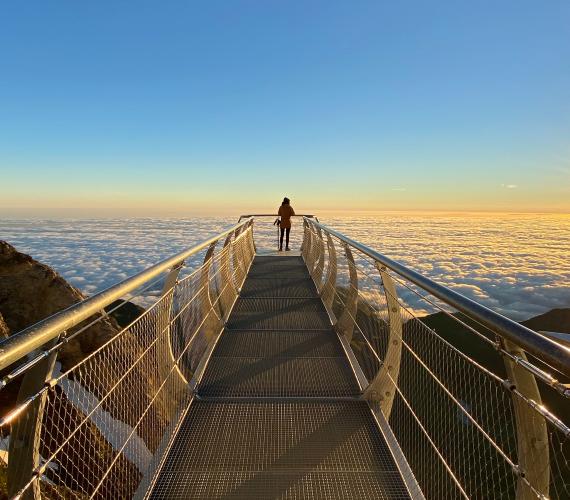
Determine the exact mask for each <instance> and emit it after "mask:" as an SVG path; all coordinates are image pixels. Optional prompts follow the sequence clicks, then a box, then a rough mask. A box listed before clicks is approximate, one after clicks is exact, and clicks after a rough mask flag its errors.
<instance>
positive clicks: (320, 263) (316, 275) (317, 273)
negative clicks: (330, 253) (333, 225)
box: [312, 227, 325, 292]
mask: <svg viewBox="0 0 570 500" xmlns="http://www.w3.org/2000/svg"><path fill="white" fill-rule="evenodd" d="M316 229H317V238H316V240H317V248H318V252H319V256H318V260H317V265H316V266H315V269H314V270H313V273H312V275H313V281H314V282H315V284H316V285H317V288H318V290H319V292H320V291H321V290H322V288H323V286H322V280H323V271H324V269H325V243H324V241H323V233H322V231H321V228H320V227H317V228H316Z"/></svg>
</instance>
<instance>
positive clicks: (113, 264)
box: [0, 214, 570, 320]
mask: <svg viewBox="0 0 570 500" xmlns="http://www.w3.org/2000/svg"><path fill="white" fill-rule="evenodd" d="M235 222H236V221H235V219H228V218H219V217H217V218H193V219H114V220H113V219H105V220H45V221H42V220H3V221H0V239H5V240H7V241H8V242H10V243H11V244H13V245H14V246H16V248H17V249H18V250H20V251H23V252H26V253H29V254H30V255H32V256H33V257H34V258H35V259H37V260H39V261H41V262H45V263H46V264H49V265H50V266H52V267H53V268H55V269H56V270H57V271H58V272H59V273H61V274H62V275H63V276H64V277H65V278H66V279H67V280H69V281H70V282H71V283H72V284H73V285H75V286H76V287H78V288H80V289H81V290H83V291H84V292H85V293H87V294H93V293H95V292H97V291H100V290H102V289H104V288H106V287H108V286H110V285H112V284H114V283H116V282H117V281H120V280H122V279H125V278H126V277H128V276H130V275H132V274H135V273H137V272H139V271H141V270H143V269H145V268H146V267H148V266H150V265H152V264H154V263H156V262H158V261H159V260H161V259H164V258H166V257H168V256H170V255H172V254H174V253H176V252H179V251H181V250H183V249H185V248H187V247H190V246H192V245H195V244H197V243H199V242H201V241H203V240H204V239H206V238H208V237H210V236H212V235H214V234H215V233H217V232H219V231H220V230H222V229H224V228H226V227H229V226H230V225H232V224H234V223H235ZM272 222H273V221H272V220H271V221H270V220H269V219H268V220H267V221H264V222H261V221H260V222H259V223H257V224H256V243H257V246H258V248H261V249H264V248H266V249H268V248H271V249H274V248H275V247H276V236H277V235H276V230H275V227H274V226H272V225H271V223H272ZM322 222H323V223H324V224H326V225H329V226H331V227H333V228H335V229H337V230H339V231H340V232H342V233H344V234H346V235H347V236H350V237H351V238H354V239H356V240H359V241H362V242H363V243H364V244H366V245H369V246H371V247H372V248H374V249H376V250H378V251H379V252H381V253H383V254H385V255H387V256H389V257H391V258H392V259H395V260H398V261H400V262H402V263H404V264H406V265H408V266H410V267H411V268H413V269H415V270H417V271H419V272H421V273H423V274H426V275H427V276H429V277H430V278H432V279H434V280H436V281H438V282H439V283H441V284H443V285H446V286H449V287H451V288H453V289H454V290H456V291H458V292H460V293H462V294H464V295H466V296H468V297H470V298H473V299H474V300H476V301H478V302H481V303H483V304H484V305H487V306H489V307H491V308H493V309H495V310H497V311H498V312H501V313H503V314H505V315H507V316H509V317H511V318H513V319H519V320H520V319H524V318H528V317H530V316H534V315H536V314H540V313H542V312H545V311H547V310H550V309H552V308H555V307H570V257H569V251H568V249H569V248H570V217H564V216H556V215H552V216H551V215H496V214H489V215H477V216H473V215H469V216H465V215H461V216H457V215H442V214H437V215H418V214H392V215H390V214H388V215H379V216H374V217H342V218H340V217H339V218H332V219H329V220H322ZM301 237H302V231H301V224H300V222H296V224H295V225H294V228H293V232H292V241H293V246H294V247H298V245H299V244H300V243H299V242H300V238H301ZM198 263H199V258H196V259H194V260H193V261H192V262H190V263H189V266H190V267H193V266H196V265H198ZM409 299H410V300H413V299H412V298H411V296H410V297H409Z"/></svg>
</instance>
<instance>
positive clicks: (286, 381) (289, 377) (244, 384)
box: [198, 357, 360, 397]
mask: <svg viewBox="0 0 570 500" xmlns="http://www.w3.org/2000/svg"><path fill="white" fill-rule="evenodd" d="M359 392H360V391H359V387H358V384H357V383H356V379H355V378H354V375H353V374H352V371H351V369H350V366H349V364H348V361H347V360H346V358H341V357H336V358H285V357H267V358H226V357H212V359H210V362H209V363H208V368H207V369H206V373H205V374H204V377H203V379H202V381H201V383H200V386H199V390H198V393H199V394H200V396H203V397H254V396H255V397H257V396H263V397H269V396H271V397H293V396H302V397H319V396H320V397H339V396H356V395H358V394H359Z"/></svg>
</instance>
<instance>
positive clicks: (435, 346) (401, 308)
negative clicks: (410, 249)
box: [302, 218, 570, 499]
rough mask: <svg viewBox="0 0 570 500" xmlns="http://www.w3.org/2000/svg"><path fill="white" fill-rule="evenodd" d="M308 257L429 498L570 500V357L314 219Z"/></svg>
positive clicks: (376, 405) (386, 426) (389, 429)
mask: <svg viewBox="0 0 570 500" xmlns="http://www.w3.org/2000/svg"><path fill="white" fill-rule="evenodd" d="M302 255H303V258H304V260H305V262H306V264H307V266H308V268H309V271H310V272H311V275H312V277H313V280H314V281H315V284H316V286H317V288H318V290H319V292H320V295H321V297H322V299H323V302H324V304H325V306H326V308H327V310H328V312H329V315H330V317H331V320H332V321H333V324H334V325H335V328H336V329H337V331H338V332H339V334H340V335H341V336H342V338H343V339H344V340H345V343H346V344H347V345H349V346H350V349H351V351H352V353H353V355H354V356H353V360H354V369H355V373H356V375H357V378H358V379H359V382H360V385H361V388H362V393H363V395H364V397H365V398H366V399H367V400H368V401H369V403H370V405H371V407H372V408H373V410H374V411H375V414H376V415H377V418H378V421H379V424H380V427H381V428H382V429H383V430H384V432H385V435H386V437H387V440H388V442H397V446H396V448H397V451H398V453H400V454H401V455H403V456H404V457H405V462H407V464H406V465H407V466H409V469H411V471H412V472H413V474H414V476H415V479H416V481H417V483H418V484H419V486H420V488H421V489H422V492H423V494H424V495H425V497H426V498H438V499H439V498H446V499H447V498H522V499H529V498H570V428H569V427H568V424H570V400H569V397H570V386H569V385H568V382H569V375H570V350H568V348H566V347H564V346H562V345H561V344H558V343H556V342H553V341H552V340H550V339H549V338H547V337H545V336H543V335H540V334H538V333H536V332H533V331H532V330H529V329H527V328H525V327H523V326H522V325H519V324H518V323H515V322H513V321H511V320H509V319H507V318H505V317H503V316H501V315H499V314H497V313H494V312H493V311H491V310H489V309H487V308H485V307H483V306H482V305H480V304H477V303H475V302H473V301H471V300H470V299H468V298H466V297H464V296H462V295H460V294H458V293H456V292H454V291H452V290H450V289H448V288H446V287H443V286H441V285H438V284H437V283H435V282H433V281H431V280H429V279H428V278H426V277H424V276H422V275H419V274H418V273H416V272H414V271H412V270H410V269H409V268H407V267H405V266H403V265H401V264H400V263H397V262H394V261H392V260H391V259H389V258H387V257H386V256H384V255H382V254H380V253H378V252H376V251H374V250H372V249H370V248H368V247H366V246H365V245H362V244H361V243H359V242H356V241H353V240H351V239H350V238H348V237H346V236H345V235H343V234H341V233H338V232H337V231H335V230H333V229H330V228H328V227H326V226H324V225H322V224H320V223H319V222H317V221H315V220H314V219H309V218H305V219H304V240H303V248H302ZM428 312H431V313H437V314H432V315H429V316H428V315H427V313H428ZM407 466H406V467H405V469H406V470H409V469H408V467H407Z"/></svg>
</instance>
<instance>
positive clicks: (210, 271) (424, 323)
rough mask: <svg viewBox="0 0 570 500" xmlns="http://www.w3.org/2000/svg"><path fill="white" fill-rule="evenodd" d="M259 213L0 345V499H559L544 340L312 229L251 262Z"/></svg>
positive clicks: (564, 409) (566, 407)
mask: <svg viewBox="0 0 570 500" xmlns="http://www.w3.org/2000/svg"><path fill="white" fill-rule="evenodd" d="M262 217H263V216H244V217H243V218H241V219H240V222H239V223H238V224H237V225H235V226H233V227H231V228H229V229H227V230H226V231H224V232H222V233H220V234H219V235H216V236H214V237H212V238H210V239H209V240H207V241H205V242H203V243H202V244H200V245H198V246H196V247H194V248H191V249H188V250H185V251H183V252H181V253H179V254H177V255H174V256H172V257H170V258H169V259H166V260H165V261H162V262H160V263H158V264H156V265H155V266H153V267H151V268H149V269H147V270H145V271H143V272H141V273H139V274H137V275H135V276H133V277H131V278H128V279H127V280H125V281H123V282H121V283H118V284H117V285H114V286H113V287H111V288H109V289H107V290H105V291H103V292H101V293H99V294H97V295H94V296H93V297H90V298H88V299H86V300H85V301H83V302H80V303H78V304H76V305H74V306H72V307H71V308H69V309H66V310H64V311H62V312H60V313H57V314H56V315H54V316H51V317H49V318H47V319H45V320H43V321H41V322H40V323H37V324H36V325H33V326H31V327H29V328H27V329H26V330H23V331H22V332H20V333H17V334H15V335H13V336H11V337H10V338H8V339H6V340H4V341H3V342H2V343H0V370H1V372H0V373H1V374H2V383H1V385H0V390H7V388H8V387H11V386H12V385H11V384H20V386H19V393H18V400H17V403H16V405H15V407H14V408H13V409H12V410H11V411H10V412H8V414H7V415H5V416H4V417H3V418H2V419H0V429H1V430H2V432H3V435H6V436H9V450H8V457H9V458H8V464H7V469H6V473H7V480H8V491H7V494H8V497H9V498H34V499H39V498H65V499H67V498H78V499H84V498H101V499H103V498H109V499H115V498H141V499H142V498H150V499H187V498H195V499H211V498H224V499H229V498H232V499H233V498H235V499H238V498H243V499H253V498H264V499H265V498H279V499H301V498H307V499H316V498H319V499H320V498H330V499H348V498H352V499H408V498H410V499H423V498H428V499H437V500H439V499H448V498H449V499H455V498H485V499H487V498H501V499H509V498H513V499H514V498H516V499H525V500H526V499H531V498H560V499H562V498H570V462H569V459H570V427H568V424H569V423H570V404H569V403H570V386H569V385H568V384H569V380H570V350H569V349H568V348H567V347H566V346H564V345H563V344H561V343H559V342H557V341H556V339H555V337H554V335H552V338H551V337H550V336H549V335H548V334H547V333H542V334H541V333H538V332H535V331H532V330H530V329H528V328H526V327H524V326H522V325H520V324H518V323H516V322H514V321H511V320H509V319H508V318H506V317H504V316H501V315H499V314H497V313H495V312H493V311H491V310H489V309H487V308H486V307H484V306H482V305H480V304H478V303H476V302H473V301H472V300H470V299H468V298H466V297H464V296H462V295H460V294H458V293H457V292H454V291H452V290H450V289H448V288H446V287H444V286H442V285H439V284H438V283H436V282H434V281H431V280H430V279H428V278H427V277H425V276H422V275H420V274H418V273H417V272H415V271H414V270H411V269H409V268H407V267H405V266H403V265H402V264H400V263H398V262H395V261H393V260H391V259H390V258H388V257H386V256H384V255H382V254H380V253H379V252H377V251H376V250H374V249H371V248H369V247H367V246H365V245H363V244H361V243H359V242H356V241H354V240H351V239H350V238H348V237H347V236H345V235H343V234H341V233H338V232H337V231H335V230H334V229H332V228H328V227H327V226H325V225H323V224H321V223H320V222H319V221H318V220H317V219H316V218H315V217H313V216H303V218H302V232H303V241H302V245H301V249H300V251H298V252H293V251H292V252H273V251H272V252H262V251H259V250H258V249H257V248H256V242H255V237H254V230H257V229H256V228H257V227H258V226H256V225H255V224H258V223H257V222H255V221H259V220H261V218H262ZM259 227H261V224H260V223H259ZM296 229H297V231H298V233H300V232H301V225H300V224H299V225H298V226H297V227H296ZM298 233H297V234H298ZM197 257H199V259H200V260H199V263H198V264H196V258H197ZM190 262H194V265H192V266H189V267H186V264H188V263H190ZM410 297H414V300H415V301H420V302H421V304H422V307H423V308H424V309H425V310H432V311H435V312H438V313H439V316H437V318H439V321H440V322H439V323H438V325H447V326H445V327H444V326H437V327H434V326H433V325H432V323H430V321H428V320H427V319H426V318H425V317H421V316H419V315H418V313H417V312H416V309H414V307H413V306H412V305H411V302H410ZM117 299H122V300H123V302H116V301H117ZM127 301H128V302H127ZM137 301H140V302H141V303H142V302H144V303H145V304H146V306H145V308H144V310H141V312H140V313H139V314H137V316H136V317H133V318H130V319H129V320H128V321H127V322H126V323H124V324H121V323H120V322H119V320H118V319H117V318H118V316H117V315H116V313H115V311H117V310H118V311H120V310H121V308H123V307H125V304H127V303H129V302H137ZM414 303H415V302H414ZM444 320H445V321H444ZM102 323H105V324H106V325H107V326H108V328H112V329H114V330H113V331H114V334H113V335H112V336H111V338H106V339H104V340H102V341H100V342H99V344H96V342H95V340H92V339H94V338H95V337H94V336H93V331H94V330H93V329H94V328H96V327H97V325H100V324H102ZM82 338H84V339H91V340H90V341H91V342H93V344H94V346H93V350H92V352H90V353H89V354H88V355H86V356H85V357H83V358H82V359H79V360H74V361H73V362H69V361H67V359H66V358H65V357H60V353H61V352H62V350H63V349H65V346H66V345H70V342H73V341H75V339H82Z"/></svg>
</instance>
